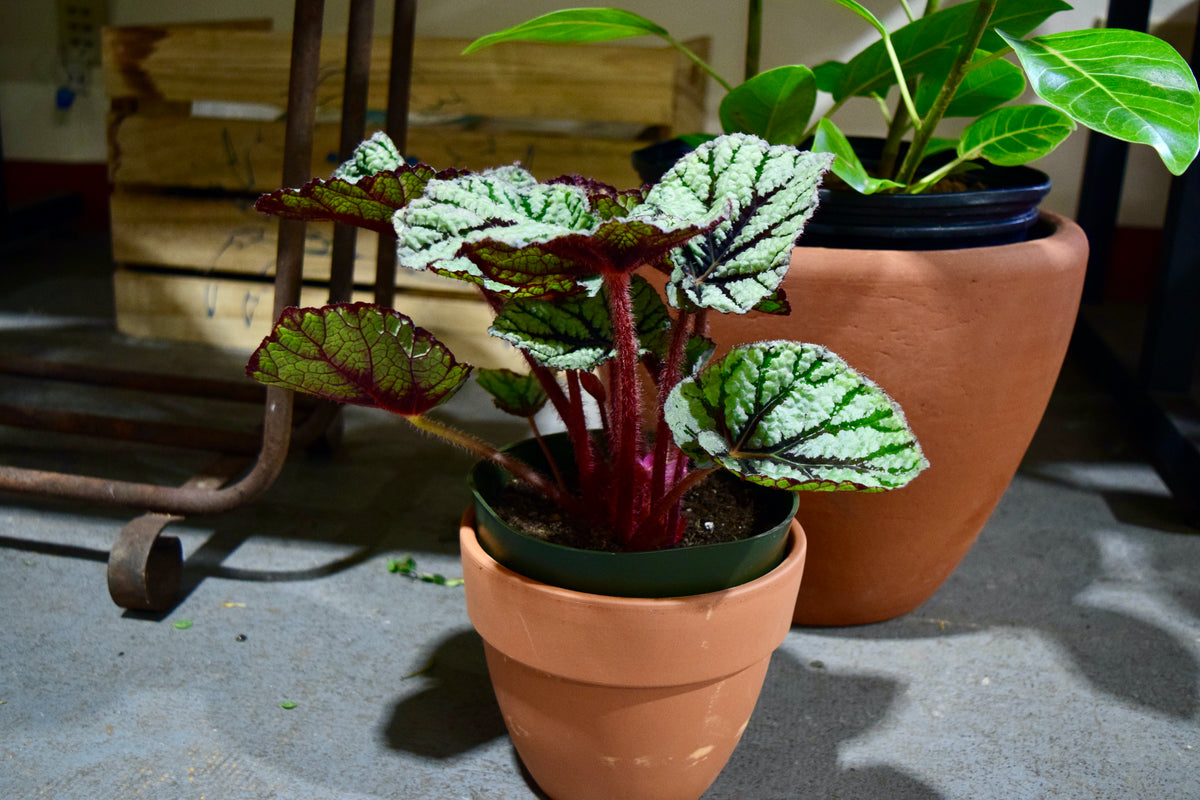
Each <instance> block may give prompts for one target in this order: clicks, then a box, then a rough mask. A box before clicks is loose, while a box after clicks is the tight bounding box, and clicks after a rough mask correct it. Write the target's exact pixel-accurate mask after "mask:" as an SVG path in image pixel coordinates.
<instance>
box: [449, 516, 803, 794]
mask: <svg viewBox="0 0 1200 800" xmlns="http://www.w3.org/2000/svg"><path fill="white" fill-rule="evenodd" d="M460 545H461V547H462V557H463V575H464V578H465V580H466V599H467V613H468V614H469V616H470V617H471V621H472V623H473V624H474V625H475V628H476V630H478V631H479V634H480V636H482V638H483V640H484V643H485V649H486V653H487V662H488V671H489V673H490V675H491V678H492V685H493V687H494V689H495V692H496V699H497V701H498V702H499V704H500V710H501V712H502V713H503V715H504V721H505V724H506V725H507V726H508V730H509V734H510V736H511V738H512V742H513V745H514V746H515V747H516V749H517V753H518V754H519V755H520V757H521V760H522V761H523V762H524V764H525V766H526V767H527V768H528V770H529V772H530V774H531V775H532V776H533V778H534V780H535V781H537V783H538V785H539V786H540V787H541V788H542V790H543V791H545V792H546V793H547V794H548V795H550V796H551V797H552V798H554V799H555V800H571V799H572V798H578V800H619V799H622V798H624V799H626V800H656V798H659V799H661V800H683V799H684V798H699V797H700V795H702V794H703V793H704V791H705V790H706V789H707V788H708V787H709V786H710V785H711V784H712V782H713V781H714V780H715V779H716V777H717V775H718V774H719V773H720V771H721V769H722V768H723V767H724V766H725V762H726V761H727V760H728V759H729V756H730V754H731V753H732V752H733V749H734V747H735V746H736V745H737V742H738V740H739V739H740V738H741V735H742V732H743V731H744V730H745V728H746V725H747V723H748V722H749V720H750V714H751V712H752V711H753V709H754V705H755V703H756V702H757V699H758V695H759V692H760V691H761V689H762V683H763V679H764V677H765V675H766V670H767V666H768V663H769V661H770V657H771V653H772V652H773V651H774V650H775V648H776V647H778V646H779V644H780V643H781V642H782V641H783V639H784V637H785V636H786V635H787V631H788V628H789V627H790V624H791V619H790V616H791V604H792V598H794V597H795V593H796V591H797V589H798V588H799V585H800V576H801V574H802V572H803V569H804V561H805V537H804V532H803V530H802V529H801V528H800V526H799V524H798V523H796V522H793V523H792V525H791V529H790V531H789V536H788V553H787V555H786V556H785V558H784V561H783V563H782V564H780V565H779V566H778V567H776V568H775V569H774V570H772V571H771V572H769V573H768V574H766V575H764V576H763V577H761V578H758V579H756V580H754V581H751V582H749V583H746V584H742V585H741V586H737V587H735V588H733V589H728V590H725V591H722V592H712V593H709V594H701V595H692V596H688V597H675V598H662V599H647V598H628V597H609V596H605V595H595V594H587V593H584V592H575V591H571V590H568V589H561V588H558V587H555V586H549V585H547V584H544V583H539V582H537V581H534V580H531V579H529V578H526V577H524V576H522V575H519V574H517V573H515V572H512V571H511V570H508V569H506V568H505V567H503V566H501V565H500V564H498V563H497V562H496V561H494V560H493V559H492V558H491V557H489V556H488V555H487V554H486V553H485V552H484V551H483V549H482V548H481V547H480V546H479V543H478V540H477V538H476V534H475V530H474V527H473V519H472V518H471V515H470V514H468V516H467V517H465V518H464V523H463V528H462V531H461V535H460Z"/></svg>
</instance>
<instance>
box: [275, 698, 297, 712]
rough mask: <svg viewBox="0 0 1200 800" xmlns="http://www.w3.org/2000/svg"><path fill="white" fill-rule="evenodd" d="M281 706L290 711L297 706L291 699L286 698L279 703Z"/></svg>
mask: <svg viewBox="0 0 1200 800" xmlns="http://www.w3.org/2000/svg"><path fill="white" fill-rule="evenodd" d="M279 707H280V708H283V709H287V710H288V711H291V710H292V709H293V708H295V707H296V704H295V703H293V702H292V701H291V700H284V701H283V702H282V703H280V704H279Z"/></svg>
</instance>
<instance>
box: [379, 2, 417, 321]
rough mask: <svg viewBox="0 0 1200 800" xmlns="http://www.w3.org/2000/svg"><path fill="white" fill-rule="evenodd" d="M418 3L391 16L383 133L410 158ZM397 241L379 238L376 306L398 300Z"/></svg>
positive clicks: (399, 4) (404, 5)
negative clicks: (409, 123)
mask: <svg viewBox="0 0 1200 800" xmlns="http://www.w3.org/2000/svg"><path fill="white" fill-rule="evenodd" d="M416 25H417V1H416V0H396V7H395V12H394V14H393V16H392V49H391V58H390V60H389V69H388V98H387V122H386V125H385V128H384V130H386V132H387V135H388V136H389V137H391V139H392V141H393V142H395V144H396V149H398V150H399V151H400V152H401V153H404V154H407V150H408V106H409V100H410V89H411V86H412V62H413V52H412V51H413V41H414V39H415V37H416ZM395 286H396V241H395V237H394V236H391V235H389V234H386V233H381V234H379V252H378V254H377V255H376V259H375V302H376V303H378V304H379V305H382V306H389V307H390V306H391V305H392V304H393V303H394V302H395V300H396V289H395Z"/></svg>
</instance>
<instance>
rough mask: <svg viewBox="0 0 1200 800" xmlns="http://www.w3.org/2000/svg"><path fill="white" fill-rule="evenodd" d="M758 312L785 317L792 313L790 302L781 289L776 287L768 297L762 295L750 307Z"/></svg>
mask: <svg viewBox="0 0 1200 800" xmlns="http://www.w3.org/2000/svg"><path fill="white" fill-rule="evenodd" d="M751 310H752V311H757V312H758V313H760V314H774V315H775V316H779V317H786V316H787V315H788V314H791V313H792V304H791V303H790V302H788V299H787V295H785V294H784V292H783V289H776V290H775V292H774V293H773V294H772V295H771V296H770V297H764V298H763V299H762V300H760V301H759V303H758V305H756V306H755V307H754V308H752V309H751Z"/></svg>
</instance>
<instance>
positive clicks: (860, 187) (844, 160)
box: [812, 117, 900, 194]
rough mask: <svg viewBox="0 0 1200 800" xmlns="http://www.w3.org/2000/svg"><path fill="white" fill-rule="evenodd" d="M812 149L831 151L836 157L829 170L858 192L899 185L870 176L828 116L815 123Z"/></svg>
mask: <svg viewBox="0 0 1200 800" xmlns="http://www.w3.org/2000/svg"><path fill="white" fill-rule="evenodd" d="M812 149H813V150H815V151H817V152H819V153H833V154H834V155H835V156H836V158H834V160H833V166H832V167H830V170H831V171H832V172H833V174H834V175H837V176H838V177H839V178H841V179H842V180H843V181H845V182H846V185H847V186H849V187H850V188H851V189H854V190H855V191H856V192H858V193H859V194H875V193H876V192H879V191H882V190H884V189H893V188H896V187H898V186H900V184H898V183H896V182H895V181H889V180H886V179H884V178H873V177H871V175H870V174H869V173H868V172H867V168H866V167H864V166H863V164H862V161H861V160H859V158H858V153H855V152H854V148H853V147H852V146H851V144H850V140H849V139H847V138H846V135H845V134H844V133H842V131H841V129H839V128H838V126H837V125H835V124H834V123H833V121H832V120H830V119H829V118H828V117H826V118H825V119H822V120H821V121H820V122H819V123H817V132H816V135H815V136H814V137H813V145H812Z"/></svg>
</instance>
